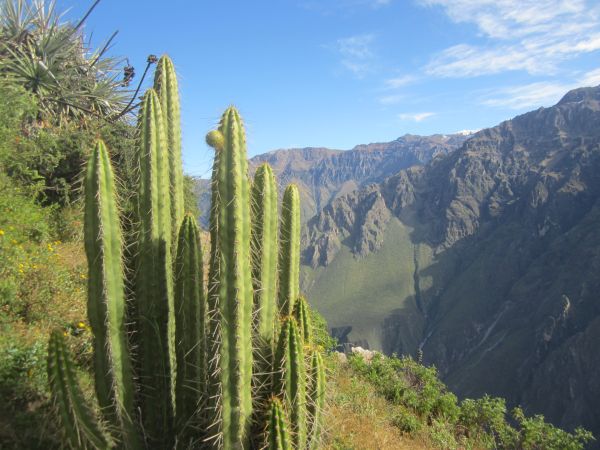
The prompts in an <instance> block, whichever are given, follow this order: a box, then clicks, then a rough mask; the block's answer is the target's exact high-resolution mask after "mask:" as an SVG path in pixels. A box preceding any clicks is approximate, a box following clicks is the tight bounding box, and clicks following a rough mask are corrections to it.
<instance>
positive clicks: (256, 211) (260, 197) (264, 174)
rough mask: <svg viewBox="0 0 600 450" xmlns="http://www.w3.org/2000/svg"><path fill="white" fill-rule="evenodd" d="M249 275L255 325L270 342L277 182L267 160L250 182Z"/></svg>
mask: <svg viewBox="0 0 600 450" xmlns="http://www.w3.org/2000/svg"><path fill="white" fill-rule="evenodd" d="M251 210H252V242H251V249H252V279H253V284H254V307H255V309H256V312H255V321H256V329H257V332H258V335H259V336H260V337H261V338H262V339H263V341H264V342H268V343H270V342H273V334H274V327H275V314H276V309H277V251H278V248H277V245H278V244H277V226H278V223H277V221H278V219H277V183H276V181H275V175H274V174H273V170H272V169H271V167H270V166H269V165H268V164H266V163H265V164H263V165H261V166H260V167H259V168H258V169H257V170H256V174H255V175H254V183H253V184H252V199H251Z"/></svg>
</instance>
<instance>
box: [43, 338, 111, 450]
mask: <svg viewBox="0 0 600 450" xmlns="http://www.w3.org/2000/svg"><path fill="white" fill-rule="evenodd" d="M48 380H49V381H50V387H51V389H52V395H53V397H54V401H55V403H56V405H57V407H58V410H59V415H60V419H61V424H62V427H63V432H64V433H65V437H66V438H67V440H68V442H69V445H71V447H73V448H86V447H88V446H91V447H93V448H96V449H108V448H110V447H111V446H112V445H111V441H110V440H109V439H108V438H107V436H106V434H105V433H103V430H102V429H101V427H100V425H99V422H98V421H97V420H96V418H95V417H94V413H93V411H92V409H91V408H90V407H89V406H88V404H87V403H86V401H85V398H84V396H83V394H82V392H81V390H80V388H79V385H78V383H77V381H76V379H75V370H74V368H73V363H72V362H71V358H70V357H69V352H68V351H67V348H66V345H65V341H64V339H63V337H62V335H61V334H60V331H58V330H57V331H54V332H53V333H52V335H51V336H50V343H49V344H48Z"/></svg>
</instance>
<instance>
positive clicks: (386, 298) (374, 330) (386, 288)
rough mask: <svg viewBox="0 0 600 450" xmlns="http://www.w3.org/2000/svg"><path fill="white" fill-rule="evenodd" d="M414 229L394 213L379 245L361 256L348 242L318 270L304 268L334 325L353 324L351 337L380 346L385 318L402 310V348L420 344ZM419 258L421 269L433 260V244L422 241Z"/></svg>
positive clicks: (314, 299)
mask: <svg viewBox="0 0 600 450" xmlns="http://www.w3.org/2000/svg"><path fill="white" fill-rule="evenodd" d="M411 232H412V229H411V228H410V227H408V226H406V225H404V224H402V223H401V222H400V221H399V220H398V219H396V218H392V220H391V221H390V223H389V224H388V227H387V229H386V231H385V236H384V245H383V246H382V248H381V249H380V250H378V251H376V252H373V253H370V254H369V255H367V256H366V257H365V258H361V259H358V258H356V257H355V256H354V255H353V254H352V253H351V251H350V249H349V248H348V247H347V246H345V245H344V246H342V248H341V250H340V251H339V253H338V254H337V255H336V258H335V259H334V260H333V261H332V263H331V264H330V265H329V266H328V267H318V268H317V269H315V270H314V271H313V270H311V269H310V268H308V267H306V266H304V267H303V268H302V269H303V278H304V286H306V290H307V295H308V297H309V298H310V299H311V303H312V305H313V306H314V307H315V308H316V309H318V310H319V312H320V313H321V314H323V316H324V317H325V319H326V320H327V322H328V323H329V326H330V327H341V326H347V325H350V326H352V332H351V333H350V335H349V338H350V340H352V341H361V340H366V341H368V344H369V347H370V348H376V349H381V348H384V339H383V336H382V330H381V328H382V325H383V322H384V320H385V319H386V318H388V317H389V316H390V315H391V314H392V313H394V312H401V319H400V320H401V324H399V325H398V327H397V328H398V329H400V330H401V337H400V339H401V341H402V347H403V348H405V349H416V347H417V345H418V343H419V341H420V337H421V336H422V334H423V330H422V327H423V325H424V321H423V317H422V314H421V313H420V312H419V310H418V308H417V304H416V298H415V282H414V278H413V275H414V272H415V263H414V260H415V248H414V246H413V244H412V242H411V237H410V233H411ZM417 260H418V264H419V266H420V269H421V270H422V269H423V268H424V267H426V266H427V265H428V264H429V263H430V261H431V251H430V249H429V248H427V247H426V246H425V245H422V244H418V247H417ZM422 282H423V283H424V284H425V286H424V288H428V287H429V286H430V285H431V280H430V278H429V277H426V278H425V279H424V280H422ZM422 289H423V286H422Z"/></svg>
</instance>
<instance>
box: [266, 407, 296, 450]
mask: <svg viewBox="0 0 600 450" xmlns="http://www.w3.org/2000/svg"><path fill="white" fill-rule="evenodd" d="M286 422H287V421H286V418H285V410H284V409H283V405H282V404H281V400H279V399H278V398H277V397H273V398H272V399H271V405H270V408H269V417H268V421H267V429H266V430H265V434H266V441H267V450H290V449H291V448H292V447H291V445H290V437H289V431H288V427H287V423H286Z"/></svg>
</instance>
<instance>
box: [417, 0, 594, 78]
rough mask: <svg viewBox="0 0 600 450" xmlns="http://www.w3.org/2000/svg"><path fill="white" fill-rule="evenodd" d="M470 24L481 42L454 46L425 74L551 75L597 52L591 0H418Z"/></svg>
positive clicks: (460, 75) (434, 59)
mask: <svg viewBox="0 0 600 450" xmlns="http://www.w3.org/2000/svg"><path fill="white" fill-rule="evenodd" d="M417 1H418V2H419V3H420V4H421V5H424V6H437V7H441V8H442V9H443V10H444V11H445V12H446V14H447V15H448V16H449V17H450V19H451V20H452V21H454V22H457V23H471V24H474V25H475V26H476V27H477V29H478V31H479V33H480V35H481V37H482V38H483V39H484V40H485V41H486V43H485V44H480V45H472V44H464V43H463V44H458V45H454V46H451V47H449V48H447V49H445V50H443V51H442V52H440V53H438V54H437V55H435V56H434V57H433V58H432V59H431V60H430V62H429V64H427V65H426V66H425V72H426V73H427V74H429V75H433V76H439V77H472V76H479V75H486V74H494V73H500V72H505V71H509V70H523V71H526V72H528V73H530V74H540V73H553V72H556V71H558V69H559V68H560V64H561V63H563V62H564V61H566V60H569V59H572V58H575V57H577V56H579V55H581V54H583V53H590V52H595V51H597V50H600V5H598V4H597V3H595V2H593V1H592V0H417Z"/></svg>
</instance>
